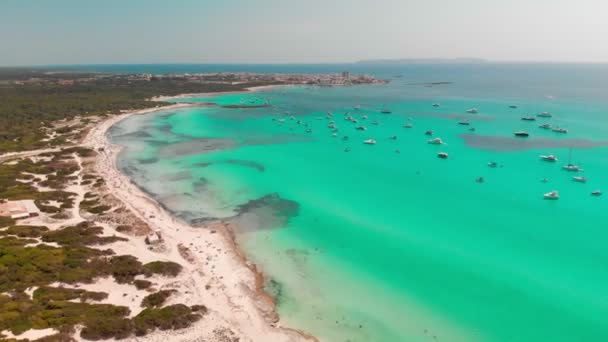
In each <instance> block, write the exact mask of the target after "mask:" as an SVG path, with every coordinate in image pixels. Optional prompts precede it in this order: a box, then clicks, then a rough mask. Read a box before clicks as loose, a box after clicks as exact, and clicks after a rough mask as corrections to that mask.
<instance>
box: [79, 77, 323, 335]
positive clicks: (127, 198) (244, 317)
mask: <svg viewBox="0 0 608 342" xmlns="http://www.w3.org/2000/svg"><path fill="white" fill-rule="evenodd" d="M277 86H284V85H277ZM268 87H269V86H264V88H268ZM270 87H275V86H270ZM255 90H259V88H256V89H253V90H252V89H248V90H246V91H255ZM231 93H235V92H231ZM237 93H238V92H237ZM196 95H198V96H200V95H201V94H196ZM205 95H218V93H210V94H205ZM180 96H183V97H188V96H195V95H194V94H183V95H180ZM191 106H197V105H196V104H184V103H180V104H173V105H168V106H163V107H157V108H151V109H145V110H138V111H131V112H127V113H123V114H120V115H116V116H112V117H110V118H107V119H105V120H103V121H101V122H99V123H98V124H96V125H95V126H94V127H92V128H91V130H90V131H89V132H88V134H87V136H86V138H85V139H84V143H83V144H82V145H83V146H87V147H90V148H93V149H95V150H96V151H98V156H97V157H96V159H95V165H94V169H95V171H96V172H97V173H98V174H99V175H100V176H101V177H103V178H104V179H105V181H106V185H107V187H108V189H109V191H110V192H111V193H112V195H113V196H114V197H116V198H117V199H118V200H119V201H121V202H122V203H123V204H124V205H125V206H126V207H127V208H128V209H129V210H130V211H131V212H132V213H133V214H134V215H135V216H137V217H138V218H139V219H141V220H143V221H144V222H145V223H146V224H148V225H149V227H150V228H151V229H152V230H154V231H155V232H159V233H160V234H162V236H163V240H164V241H165V242H166V244H167V248H166V250H165V251H164V252H162V253H159V254H163V255H162V257H164V258H166V259H167V260H170V261H174V262H177V263H179V264H181V265H183V266H184V268H185V269H186V270H187V272H184V273H187V279H184V280H182V281H183V282H187V283H189V285H190V286H191V287H192V292H193V294H191V295H190V297H192V295H194V297H195V298H194V300H199V301H200V302H201V303H203V304H204V305H206V306H207V307H208V309H209V313H208V314H207V315H206V316H205V318H204V319H202V320H201V321H200V322H197V323H195V324H194V325H193V326H192V327H190V328H187V329H184V330H176V331H161V332H155V333H153V334H151V335H149V336H147V340H150V341H161V340H166V339H167V338H170V339H176V338H177V339H179V340H181V341H194V340H199V339H200V338H201V337H202V336H210V337H213V336H216V335H217V331H218V329H222V328H224V327H228V328H229V329H231V330H232V331H233V332H234V333H235V334H236V337H238V340H239V341H279V342H280V341H286V342H292V341H293V342H296V341H319V340H318V339H317V338H315V337H313V336H311V335H309V334H307V333H305V332H303V331H300V330H297V329H293V328H289V327H284V326H281V325H280V323H279V316H278V314H277V313H276V307H275V303H274V301H273V299H272V297H271V296H270V295H268V294H267V293H266V292H265V291H264V289H263V284H264V276H263V274H262V273H261V272H260V271H259V270H258V269H257V267H256V265H255V264H253V263H251V262H250V261H248V260H247V259H246V257H245V255H244V253H243V252H242V251H241V250H240V249H239V247H238V245H237V243H236V241H235V238H234V232H233V231H232V229H231V227H230V226H229V225H228V224H227V223H224V222H221V221H220V222H213V223H210V224H208V225H207V226H206V227H199V228H194V227H192V226H190V225H188V224H186V223H184V222H181V221H179V220H178V219H176V218H175V217H173V216H172V215H171V214H170V213H168V212H167V211H166V210H164V209H163V208H162V207H161V206H160V205H159V204H158V203H157V202H156V201H155V200H154V199H153V198H151V197H149V196H148V195H147V194H145V193H144V192H143V191H142V190H141V189H139V188H138V187H137V186H136V185H135V184H134V183H133V182H132V181H131V180H130V179H129V178H128V177H127V176H126V175H124V174H123V173H122V172H120V170H119V169H118V167H117V165H116V158H117V157H118V154H119V153H120V151H121V150H122V148H121V147H120V146H117V145H113V144H112V143H111V142H110V141H109V140H108V139H107V134H106V133H107V131H108V129H110V128H111V127H112V126H113V125H115V124H117V123H118V122H120V121H122V120H124V119H126V118H128V117H130V116H132V115H143V114H148V113H152V112H156V111H161V110H167V109H172V108H182V107H191ZM218 232H219V234H218ZM184 250H186V251H187V252H184ZM193 251H196V253H194V252H193ZM136 252H137V251H132V252H131V253H136ZM184 254H186V255H188V258H185V257H184ZM135 256H136V257H137V254H135ZM159 256H161V255H159ZM207 288H208V290H207ZM191 299H192V298H191ZM131 340H133V341H134V340H136V339H135V338H132V339H131Z"/></svg>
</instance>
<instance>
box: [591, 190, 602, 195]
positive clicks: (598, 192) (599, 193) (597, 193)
mask: <svg viewBox="0 0 608 342" xmlns="http://www.w3.org/2000/svg"><path fill="white" fill-rule="evenodd" d="M591 196H602V192H601V191H600V190H595V191H592V192H591Z"/></svg>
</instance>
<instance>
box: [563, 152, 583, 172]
mask: <svg viewBox="0 0 608 342" xmlns="http://www.w3.org/2000/svg"><path fill="white" fill-rule="evenodd" d="M562 169H564V170H566V171H571V172H579V171H583V169H581V168H580V166H578V165H574V164H572V149H570V153H569V155H568V164H567V165H564V166H562Z"/></svg>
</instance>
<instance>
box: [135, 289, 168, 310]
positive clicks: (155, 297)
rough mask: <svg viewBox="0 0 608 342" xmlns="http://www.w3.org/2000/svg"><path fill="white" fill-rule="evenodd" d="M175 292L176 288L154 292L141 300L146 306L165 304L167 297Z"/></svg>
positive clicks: (152, 306)
mask: <svg viewBox="0 0 608 342" xmlns="http://www.w3.org/2000/svg"><path fill="white" fill-rule="evenodd" d="M173 292H175V290H161V291H158V292H155V293H153V294H149V295H147V296H145V297H144V299H143V300H142V301H141V306H143V307H145V308H155V307H159V306H163V304H164V303H165V301H166V300H167V298H169V297H170V296H171V294H172V293H173Z"/></svg>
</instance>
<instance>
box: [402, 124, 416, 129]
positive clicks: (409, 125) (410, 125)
mask: <svg viewBox="0 0 608 342" xmlns="http://www.w3.org/2000/svg"><path fill="white" fill-rule="evenodd" d="M403 127H405V128H412V127H414V125H412V124H411V123H406V124H405V125H403Z"/></svg>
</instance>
